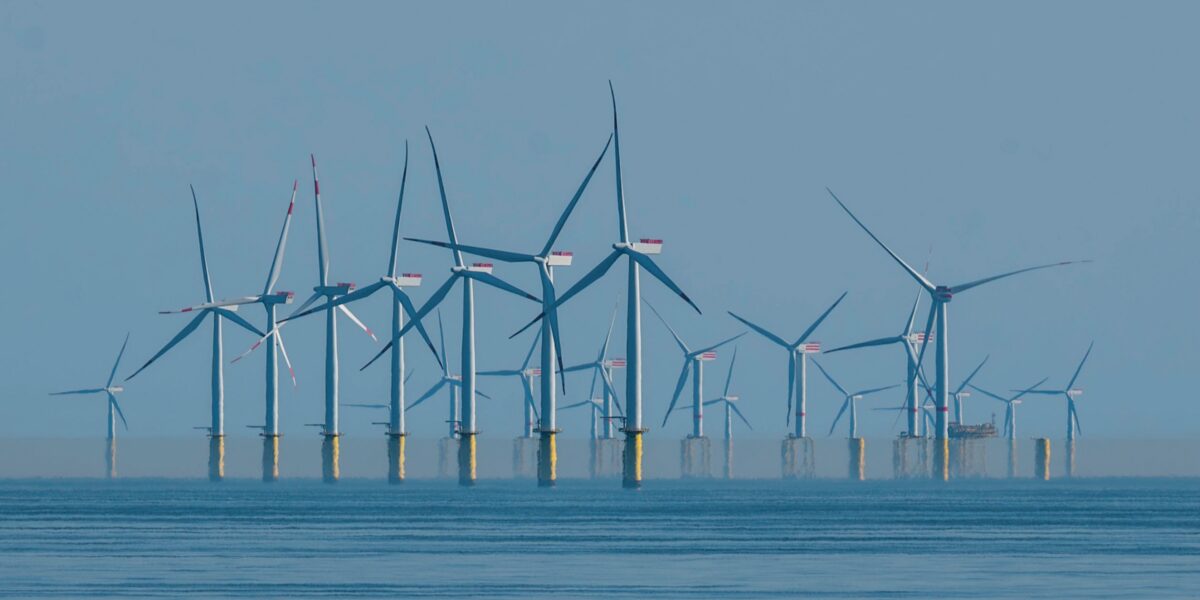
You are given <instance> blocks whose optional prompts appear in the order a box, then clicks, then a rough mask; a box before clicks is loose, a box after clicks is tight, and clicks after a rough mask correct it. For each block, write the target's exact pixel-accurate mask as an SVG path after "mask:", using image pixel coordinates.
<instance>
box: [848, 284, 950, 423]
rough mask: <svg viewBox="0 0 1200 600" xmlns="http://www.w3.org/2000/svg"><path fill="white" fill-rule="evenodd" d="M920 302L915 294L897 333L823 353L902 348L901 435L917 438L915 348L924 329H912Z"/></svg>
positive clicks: (919, 420) (923, 336)
mask: <svg viewBox="0 0 1200 600" xmlns="http://www.w3.org/2000/svg"><path fill="white" fill-rule="evenodd" d="M920 303H921V296H920V295H919V293H918V295H917V299H916V300H915V301H914V302H913V307H912V311H911V312H909V314H908V320H907V321H905V323H904V328H903V329H901V330H900V333H899V334H898V335H893V336H888V337H882V338H876V339H873V340H867V341H865V342H858V343H857V344H849V345H846V346H840V347H838V348H834V349H832V350H826V351H825V354H833V353H834V352H842V351H843V350H855V349H858V348H871V347H876V346H893V345H898V346H900V347H902V348H903V349H904V363H905V382H906V385H905V388H904V392H905V402H904V410H905V412H906V413H907V417H908V431H906V432H905V433H904V434H903V437H907V438H918V437H921V413H920V407H919V404H920V390H919V386H920V383H919V379H920V368H919V367H918V366H917V349H918V348H920V346H921V345H922V344H924V343H925V338H926V335H925V332H924V331H918V332H914V331H913V325H914V324H915V321H916V318H917V307H918V306H919V305H920Z"/></svg>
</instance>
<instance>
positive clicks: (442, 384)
mask: <svg viewBox="0 0 1200 600" xmlns="http://www.w3.org/2000/svg"><path fill="white" fill-rule="evenodd" d="M447 381H450V380H449V379H446V378H444V377H443V378H442V379H439V380H438V382H437V383H435V384H433V387H431V388H429V389H428V390H427V391H426V392H425V393H424V394H421V397H420V398H417V401H416V402H413V403H412V404H409V405H408V408H410V409H412V408H416V407H418V406H420V405H421V403H422V402H424V401H426V400H428V399H430V398H432V397H433V395H434V394H436V393H438V391H439V390H441V389H442V388H443V387H445V385H446V382H447Z"/></svg>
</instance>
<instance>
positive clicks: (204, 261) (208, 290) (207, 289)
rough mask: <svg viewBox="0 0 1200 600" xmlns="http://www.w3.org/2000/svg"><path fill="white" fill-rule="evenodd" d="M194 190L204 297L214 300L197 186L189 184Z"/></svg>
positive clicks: (193, 202) (210, 300) (193, 199)
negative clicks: (201, 224)
mask: <svg viewBox="0 0 1200 600" xmlns="http://www.w3.org/2000/svg"><path fill="white" fill-rule="evenodd" d="M188 188H189V189H191V190H192V208H194V209H195V210H196V239H198V240H200V273H201V274H202V275H204V299H205V300H207V301H209V302H212V301H213V292H212V278H210V277H209V276H208V257H206V256H205V254H204V230H203V229H202V228H201V227H200V201H199V200H197V199H196V188H195V186H193V185H191V184H188Z"/></svg>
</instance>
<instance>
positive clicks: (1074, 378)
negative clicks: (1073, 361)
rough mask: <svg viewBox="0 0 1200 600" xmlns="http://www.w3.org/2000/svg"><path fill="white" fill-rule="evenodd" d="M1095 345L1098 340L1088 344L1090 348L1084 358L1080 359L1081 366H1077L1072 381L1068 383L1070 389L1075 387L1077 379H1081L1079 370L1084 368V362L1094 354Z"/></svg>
mask: <svg viewBox="0 0 1200 600" xmlns="http://www.w3.org/2000/svg"><path fill="white" fill-rule="evenodd" d="M1095 345H1096V342H1092V343H1090V344H1088V349H1087V352H1085V353H1084V355H1083V360H1081V361H1079V366H1078V367H1075V374H1074V375H1072V376H1071V381H1070V382H1068V383H1067V390H1068V391H1069V390H1071V389H1072V388H1074V387H1075V380H1076V379H1079V372H1080V371H1082V370H1083V363H1086V362H1087V359H1088V357H1089V356H1091V355H1092V347H1093V346H1095Z"/></svg>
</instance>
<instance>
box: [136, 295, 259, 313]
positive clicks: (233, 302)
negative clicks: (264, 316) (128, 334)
mask: <svg viewBox="0 0 1200 600" xmlns="http://www.w3.org/2000/svg"><path fill="white" fill-rule="evenodd" d="M261 298H262V296H242V297H241V298H230V299H225V300H217V301H216V302H205V303H204V304H196V305H194V306H185V307H183V308H180V309H178V310H160V311H158V314H160V315H177V314H180V313H190V312H196V311H200V310H204V309H206V308H221V307H225V306H241V305H243V304H254V303H255V302H258V301H259V299H261Z"/></svg>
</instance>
